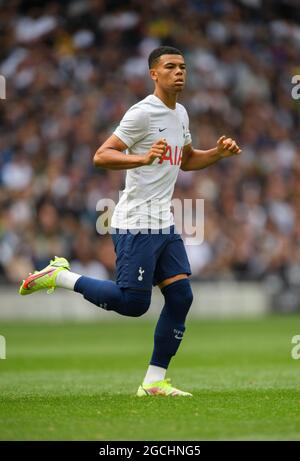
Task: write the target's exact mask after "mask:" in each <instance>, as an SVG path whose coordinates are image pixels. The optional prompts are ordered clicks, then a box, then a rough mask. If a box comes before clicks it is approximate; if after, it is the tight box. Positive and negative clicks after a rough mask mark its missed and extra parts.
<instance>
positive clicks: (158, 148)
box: [143, 138, 167, 165]
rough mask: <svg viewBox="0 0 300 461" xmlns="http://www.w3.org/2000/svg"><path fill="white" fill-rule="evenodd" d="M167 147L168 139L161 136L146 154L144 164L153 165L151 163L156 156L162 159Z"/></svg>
mask: <svg viewBox="0 0 300 461" xmlns="http://www.w3.org/2000/svg"><path fill="white" fill-rule="evenodd" d="M166 147H167V141H166V139H165V138H161V139H159V140H158V141H156V142H155V143H154V144H153V145H152V147H151V149H150V150H149V151H148V152H147V154H146V155H145V157H144V162H143V164H144V165H151V163H153V162H154V160H155V159H156V158H158V159H160V158H161V157H162V155H163V154H164V152H165V150H166Z"/></svg>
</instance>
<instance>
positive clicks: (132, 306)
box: [74, 276, 151, 317]
mask: <svg viewBox="0 0 300 461" xmlns="http://www.w3.org/2000/svg"><path fill="white" fill-rule="evenodd" d="M74 291H76V292H77V293H81V294H82V295H83V296H84V298H85V299H87V300H88V301H90V302H91V303H93V304H95V305H96V306H99V307H102V308H103V309H105V310H108V311H115V312H118V314H121V315H126V316H128V317H139V316H141V315H143V314H145V312H147V310H148V308H149V306H150V301H151V291H150V290H147V291H146V290H145V291H143V290H134V289H132V288H120V287H119V286H118V285H117V284H116V283H115V282H112V281H111V280H98V279H93V278H91V277H85V276H82V277H80V278H79V279H78V280H77V282H76V283H75V287H74Z"/></svg>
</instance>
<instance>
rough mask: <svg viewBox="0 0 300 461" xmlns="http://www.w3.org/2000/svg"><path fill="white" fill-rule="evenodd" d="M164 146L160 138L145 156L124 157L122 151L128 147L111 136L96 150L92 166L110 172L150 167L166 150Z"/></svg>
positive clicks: (163, 141)
mask: <svg viewBox="0 0 300 461" xmlns="http://www.w3.org/2000/svg"><path fill="white" fill-rule="evenodd" d="M166 145H167V144H166V140H165V139H164V138H162V139H159V140H158V141H157V142H156V143H154V144H153V145H152V147H151V149H150V150H149V151H148V152H147V153H146V154H145V155H139V154H130V155H126V154H125V153H124V150H126V149H127V147H128V146H127V145H126V144H125V143H124V142H123V141H121V139H119V138H118V137H117V136H116V135H114V134H112V135H111V136H110V137H109V138H108V139H107V140H106V141H105V142H104V143H103V144H102V146H100V147H99V149H97V151H96V153H95V155H94V165H95V166H96V167H101V168H108V169H110V170H129V169H131V168H137V167H140V166H145V165H151V163H153V161H154V160H155V159H156V158H159V159H160V158H161V156H162V155H163V153H164V151H165V149H166Z"/></svg>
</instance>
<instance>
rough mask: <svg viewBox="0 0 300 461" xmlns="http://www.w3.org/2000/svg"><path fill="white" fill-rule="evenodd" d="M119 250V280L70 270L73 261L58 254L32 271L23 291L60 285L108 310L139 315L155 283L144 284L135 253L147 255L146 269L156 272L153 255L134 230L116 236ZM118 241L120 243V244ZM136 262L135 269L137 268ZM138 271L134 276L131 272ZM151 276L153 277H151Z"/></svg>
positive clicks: (143, 309)
mask: <svg viewBox="0 0 300 461" xmlns="http://www.w3.org/2000/svg"><path fill="white" fill-rule="evenodd" d="M113 240H114V243H115V250H116V254H117V283H116V282H113V281H111V280H98V279H94V278H91V277H85V276H81V275H79V274H75V273H73V272H70V271H69V268H70V267H69V263H68V261H67V260H66V259H65V258H57V257H55V259H54V260H53V261H51V262H50V264H49V266H47V267H46V268H45V269H43V270H41V271H39V272H36V273H35V274H30V275H29V277H27V279H26V280H25V281H23V284H22V285H21V288H20V294H22V295H26V294H31V293H33V292H35V291H38V290H41V289H47V290H48V292H51V291H53V290H54V289H55V288H56V287H60V288H66V289H69V290H73V291H75V292H77V293H81V294H82V295H83V296H84V298H85V299H87V300H88V301H90V302H91V303H93V304H95V305H96V306H99V307H101V308H103V309H105V310H113V311H115V312H117V313H119V314H121V315H125V316H131V317H138V316H141V315H143V314H144V313H145V312H146V311H147V310H148V308H149V306H150V301H151V289H152V285H150V287H149V286H145V285H144V286H143V288H142V289H141V283H140V282H139V279H140V278H141V279H142V280H144V277H143V276H141V275H140V271H139V270H138V269H139V264H140V260H138V261H136V258H135V255H139V257H141V255H142V256H143V257H144V256H145V257H146V260H145V261H144V262H143V267H144V269H143V271H145V268H146V266H147V273H149V274H151V277H152V274H153V270H154V266H153V267H152V268H151V267H149V264H151V258H149V257H148V256H147V254H146V252H145V251H143V252H142V253H141V252H140V251H139V249H138V247H139V246H140V245H139V237H138V236H135V235H133V234H130V233H129V234H121V235H120V236H119V237H115V238H114V239H113ZM117 243H118V244H117ZM134 264H135V269H133V268H134ZM128 272H129V274H131V275H133V276H135V275H137V277H136V279H137V281H138V283H137V282H136V281H135V280H134V281H133V282H132V281H131V280H130V275H129V274H128ZM148 278H149V277H148Z"/></svg>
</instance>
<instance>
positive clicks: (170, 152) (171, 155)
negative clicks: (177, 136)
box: [158, 144, 182, 165]
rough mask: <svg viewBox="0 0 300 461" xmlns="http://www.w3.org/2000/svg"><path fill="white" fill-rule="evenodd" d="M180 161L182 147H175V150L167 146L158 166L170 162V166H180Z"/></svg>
mask: <svg viewBox="0 0 300 461" xmlns="http://www.w3.org/2000/svg"><path fill="white" fill-rule="evenodd" d="M181 159H182V147H178V146H175V149H172V147H171V146H170V145H169V144H168V145H167V148H166V150H165V152H164V154H163V155H162V157H161V158H160V160H159V162H158V163H159V164H162V163H163V162H170V165H180V164H181Z"/></svg>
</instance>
